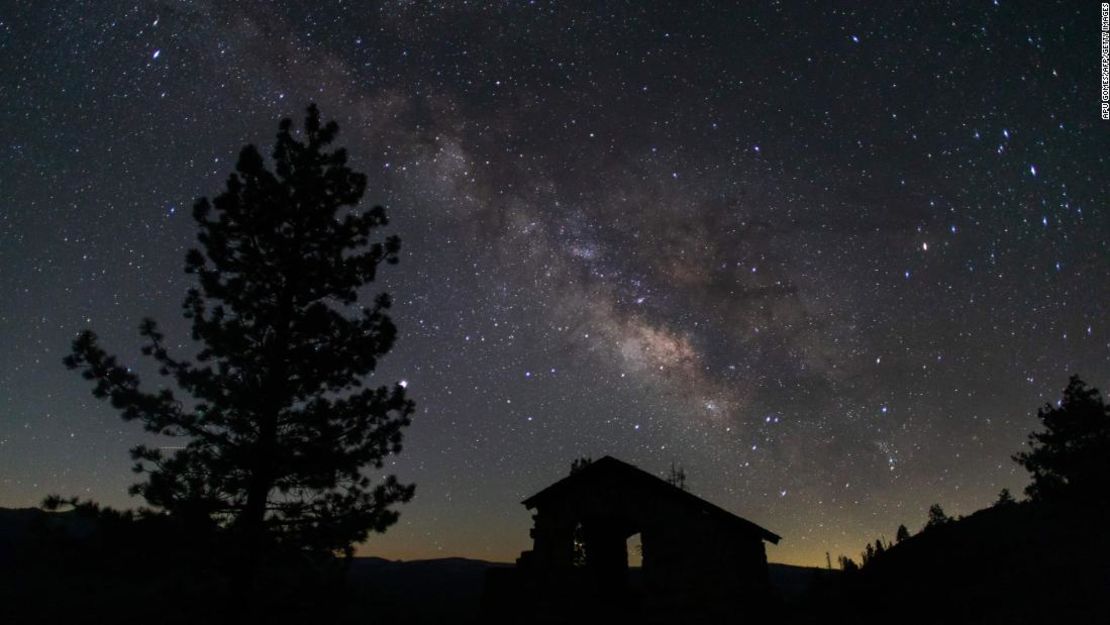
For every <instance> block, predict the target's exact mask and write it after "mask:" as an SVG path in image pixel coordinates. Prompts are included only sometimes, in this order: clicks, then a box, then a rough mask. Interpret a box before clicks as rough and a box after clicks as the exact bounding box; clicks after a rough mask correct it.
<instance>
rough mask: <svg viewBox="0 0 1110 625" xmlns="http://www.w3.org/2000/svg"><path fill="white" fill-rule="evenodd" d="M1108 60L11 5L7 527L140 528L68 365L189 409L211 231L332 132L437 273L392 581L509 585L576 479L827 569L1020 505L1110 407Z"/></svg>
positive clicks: (6, 28)
mask: <svg viewBox="0 0 1110 625" xmlns="http://www.w3.org/2000/svg"><path fill="white" fill-rule="evenodd" d="M1097 41H1098V4H1097V3H1095V2H1077V1H1064V2H1049V1H1035V2H1025V3H1020V2H1013V1H1008V0H999V1H995V2H992V1H990V0H969V1H960V2H883V3H862V2H829V1H824V0H823V1H820V2H801V1H799V2H759V3H732V2H698V1H693V0H691V1H689V2H674V3H669V2H659V3H652V2H647V1H623V2H622V1H603V2H553V1H545V0H533V1H531V2H527V1H515V2H497V1H492V0H491V1H490V2H474V1H472V2H463V1H449V2H439V3H431V2H416V1H411V0H405V1H390V2H357V1H354V0H347V1H341V0H321V1H320V2H276V1H275V2H233V3H232V2H219V1H216V0H210V1H206V0H195V1H194V0H172V1H171V0H128V1H127V2H119V1H116V0H99V1H96V2H77V1H69V2H62V1H60V2H40V1H39V0H10V1H8V2H5V3H4V4H3V5H2V6H0V105H2V107H0V108H2V110H3V115H0V286H2V289H3V295H2V296H0V343H2V345H3V358H2V359H0V506H6V507H18V506H28V505H35V504H37V503H38V502H39V501H41V499H42V498H43V497H44V496H45V495H47V494H50V493H60V494H63V495H70V494H76V495H80V496H82V497H91V498H94V499H96V500H98V501H101V502H103V503H105V504H110V505H115V506H121V507H130V506H135V505H138V504H139V503H140V502H139V501H136V500H134V499H131V498H129V497H128V496H127V494H126V488H127V486H128V485H129V484H130V483H131V482H132V481H133V479H134V478H133V476H132V475H131V473H130V471H129V467H130V464H131V463H130V460H129V459H128V456H127V452H126V450H127V449H128V448H129V447H131V446H133V445H135V444H137V443H140V442H148V443H149V442H150V441H149V440H148V439H147V438H146V437H147V436H148V435H146V434H144V433H143V432H142V431H141V428H140V427H139V426H138V425H136V424H126V423H123V422H122V421H121V420H120V419H119V417H118V415H117V413H116V412H114V411H113V410H112V409H111V408H110V407H108V406H106V405H103V404H101V403H100V402H97V401H96V400H95V399H94V398H92V396H91V395H90V393H89V387H88V385H87V383H86V382H84V381H83V380H81V379H80V377H79V376H78V375H76V374H75V373H73V372H70V371H67V370H65V368H64V367H63V366H62V364H61V359H62V357H63V356H64V355H65V354H66V353H67V352H68V349H69V343H70V341H71V340H72V338H73V337H74V335H75V334H76V333H77V332H78V331H80V330H81V329H83V328H86V327H92V328H94V329H95V330H96V331H97V332H98V333H99V334H100V335H101V337H102V340H103V344H104V345H105V346H106V347H107V348H108V349H109V350H111V351H114V352H116V353H118V354H120V355H121V357H122V358H123V359H124V360H125V361H127V362H128V363H130V364H132V365H133V366H134V367H135V369H136V370H137V371H138V372H140V373H145V374H147V375H146V377H145V378H144V379H145V380H146V381H147V382H148V384H154V385H156V384H158V383H159V380H158V378H157V376H155V375H153V368H152V367H150V365H149V364H148V363H145V362H143V360H142V358H141V356H140V355H139V352H138V347H139V340H138V333H137V327H138V324H139V322H140V320H141V319H142V318H143V317H144V316H152V317H155V318H156V319H158V320H159V321H160V323H161V324H162V326H163V329H164V331H165V333H166V335H167V340H168V341H169V342H170V343H171V344H173V343H177V344H178V345H179V348H180V349H182V350H184V351H185V352H188V350H189V349H191V348H190V344H189V341H188V332H187V325H186V324H185V322H184V321H183V320H182V319H181V317H180V308H179V307H180V303H181V299H182V297H183V296H184V291H185V289H186V288H187V287H188V286H189V285H190V284H191V283H190V280H189V277H188V276H186V275H185V274H184V273H183V270H182V267H183V255H184V252H185V250H186V249H187V248H188V247H190V246H192V245H193V243H194V237H195V230H194V226H193V223H192V220H191V216H190V207H191V204H192V201H193V200H194V199H195V198H196V197H198V196H201V195H209V196H211V195H214V194H215V193H217V192H218V191H219V190H220V189H221V188H222V185H223V181H224V179H225V178H226V176H227V174H228V173H229V172H230V171H231V168H232V166H233V165H234V160H235V156H236V154H237V152H238V150H239V148H240V147H241V146H242V145H244V144H246V143H256V144H258V145H260V146H262V147H263V151H264V152H268V149H269V146H270V145H271V144H272V141H273V136H274V134H275V132H276V129H277V122H278V120H279V119H280V118H281V117H285V116H294V117H297V116H299V115H300V114H301V113H302V111H303V109H304V107H305V106H306V105H307V104H308V103H309V102H313V101H314V102H317V103H318V104H319V106H320V108H321V109H322V112H323V114H324V116H325V117H328V118H334V119H336V120H337V121H338V122H339V123H340V127H341V135H340V140H339V143H340V144H341V145H344V146H346V147H348V148H349V149H350V152H351V161H352V165H353V166H354V167H355V168H356V169H357V170H361V171H365V172H367V174H368V175H369V178H370V184H369V189H368V192H367V196H366V199H365V202H366V204H365V205H366V206H369V205H370V204H372V203H381V204H384V205H386V207H387V209H388V211H389V214H390V215H391V217H392V223H391V225H390V227H389V230H390V232H391V233H395V234H398V235H399V236H400V237H401V238H402V242H403V254H402V262H401V264H400V265H399V266H397V267H390V268H387V270H386V271H384V272H383V274H382V276H381V280H380V281H379V283H377V284H375V285H374V287H375V288H383V289H387V290H389V291H390V292H392V293H393V294H394V296H395V298H396V302H397V303H396V307H395V311H394V312H395V314H394V319H395V321H396V322H397V325H398V326H399V329H400V338H399V340H398V343H397V346H396V347H395V349H394V351H393V353H392V354H390V355H389V356H388V357H387V358H386V359H385V360H384V361H383V363H382V366H381V367H380V368H379V370H378V372H377V373H376V374H375V377H376V378H377V379H379V380H380V381H381V382H382V383H386V382H392V381H396V380H405V381H406V383H407V385H408V390H409V393H410V395H411V396H412V397H413V398H414V399H415V400H416V401H417V404H418V409H417V414H416V416H415V419H414V423H413V425H412V426H411V427H410V428H409V429H408V431H407V434H406V447H405V450H404V452H403V453H402V454H401V455H400V456H398V457H396V458H395V459H394V460H393V461H392V462H391V463H390V464H389V465H388V466H387V468H388V470H389V471H392V472H396V473H397V474H398V475H399V477H400V478H402V479H403V480H407V481H412V482H415V483H416V484H417V494H416V497H415V499H414V500H413V501H412V502H411V503H410V504H408V505H406V506H404V507H403V508H402V517H401V520H400V522H399V523H398V524H397V525H396V526H394V527H393V528H392V529H391V530H390V531H389V532H388V533H387V534H386V535H384V536H374V537H372V539H371V541H370V542H368V543H367V544H366V545H365V546H363V547H362V549H361V551H360V553H362V554H364V555H371V554H373V555H382V556H385V557H390V558H405V559H410V558H427V557H442V556H467V557H476V558H486V559H493V560H512V559H513V558H515V557H516V555H517V554H518V553H519V552H520V551H521V550H522V549H526V548H528V547H529V539H528V527H529V525H530V515H529V513H528V512H527V511H526V510H525V509H524V507H523V506H521V505H520V503H519V502H520V500H521V499H523V498H524V497H526V496H528V495H530V494H532V493H534V492H535V491H537V490H539V489H540V488H542V487H544V486H546V485H547V484H548V483H550V482H552V481H554V480H555V479H557V478H559V477H561V476H563V475H564V474H565V473H566V472H567V470H568V468H569V464H570V462H571V460H572V459H574V458H576V457H579V456H593V457H595V458H597V457H600V456H603V455H606V454H610V455H614V456H616V457H618V458H621V459H623V460H626V461H629V462H632V463H634V464H636V465H638V466H640V467H641V468H644V469H645V470H648V471H650V472H653V473H655V474H657V475H664V474H665V473H666V472H667V470H668V469H669V468H670V466H671V463H672V462H674V463H677V464H678V465H681V466H682V467H684V469H685V471H686V474H687V476H688V485H689V486H690V489H691V490H692V491H693V492H694V493H695V494H698V495H700V496H702V497H705V498H707V499H709V500H710V501H713V502H715V503H717V504H718V505H720V506H722V507H724V508H726V509H728V510H730V511H733V512H735V513H737V514H740V515H741V516H744V517H746V518H748V519H750V520H752V521H755V522H757V523H760V524H761V525H764V526H765V527H767V528H768V529H771V530H772V531H774V532H776V533H778V534H781V535H782V536H783V541H782V543H781V544H780V545H778V546H769V548H768V556H769V558H770V559H771V560H772V561H779V562H789V563H798V564H813V565H823V564H824V562H825V553H826V552H831V553H832V556H833V558H834V559H835V557H836V555H837V554H839V553H846V554H856V553H858V552H859V550H860V548H861V547H862V545H863V543H864V542H865V541H868V540H874V538H876V537H880V536H883V537H886V538H887V539H891V538H893V535H894V530H895V528H896V527H897V526H898V524H899V523H905V524H906V525H907V526H909V527H910V528H911V530H914V529H917V528H919V527H920V526H921V525H922V524H923V523H924V520H925V515H926V509H927V508H928V506H929V505H930V504H932V503H934V502H939V503H941V504H942V505H943V506H944V508H945V510H946V511H947V512H948V513H949V514H967V513H970V512H972V511H974V510H976V509H979V508H982V507H984V506H986V505H988V504H989V503H991V502H992V501H993V499H994V498H995V496H996V494H997V493H998V491H999V490H1000V489H1001V488H1003V487H1008V488H1010V489H1011V490H1013V491H1014V492H1020V490H1021V488H1022V487H1023V486H1024V485H1025V483H1026V482H1027V479H1026V475H1025V474H1024V472H1023V471H1022V470H1021V469H1020V468H1019V467H1017V465H1016V464H1014V463H1013V462H1011V461H1010V459H1009V456H1010V454H1011V453H1014V452H1016V451H1018V450H1019V449H1020V447H1021V445H1022V442H1023V441H1024V439H1025V434H1026V433H1027V432H1029V431H1031V430H1032V429H1035V427H1036V426H1037V421H1036V419H1035V411H1036V408H1037V406H1038V405H1040V404H1042V403H1043V402H1045V401H1052V400H1054V399H1055V398H1057V397H1058V396H1059V392H1060V390H1061V389H1062V388H1063V386H1064V385H1065V384H1066V381H1067V376H1068V375H1069V374H1071V373H1080V374H1081V375H1083V376H1084V377H1085V378H1086V379H1087V380H1088V381H1089V382H1090V383H1092V384H1094V385H1095V386H1099V387H1102V388H1107V387H1110V241H1108V232H1110V215H1108V212H1107V206H1106V202H1107V198H1108V197H1110V194H1108V193H1107V191H1108V186H1110V185H1108V183H1107V181H1108V179H1110V178H1108V174H1110V166H1108V163H1107V152H1106V146H1107V145H1108V143H1107V140H1108V138H1110V130H1108V129H1110V122H1104V121H1101V120H1100V119H1099V116H1098V102H1099V100H1098V97H1099V95H1098V87H1099V66H1098V62H1099V57H1098V45H1097ZM160 444H173V442H172V441H165V440H163V441H160Z"/></svg>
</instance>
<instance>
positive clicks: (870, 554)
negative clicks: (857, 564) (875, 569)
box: [860, 543, 875, 566]
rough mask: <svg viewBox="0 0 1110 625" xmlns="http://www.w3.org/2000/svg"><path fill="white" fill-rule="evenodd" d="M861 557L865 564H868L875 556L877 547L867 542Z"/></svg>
mask: <svg viewBox="0 0 1110 625" xmlns="http://www.w3.org/2000/svg"><path fill="white" fill-rule="evenodd" d="M860 557H861V558H862V560H863V566H867V565H868V564H870V563H871V560H872V559H873V558H874V557H875V547H874V546H872V545H871V543H867V544H866V545H864V546H863V553H862V554H860Z"/></svg>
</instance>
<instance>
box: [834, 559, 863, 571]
mask: <svg viewBox="0 0 1110 625" xmlns="http://www.w3.org/2000/svg"><path fill="white" fill-rule="evenodd" d="M836 560H837V562H838V563H839V564H840V570H841V571H844V572H845V573H854V572H856V571H858V570H859V565H857V564H856V561H855V560H853V559H851V558H849V557H848V556H840V557H838V558H837V559H836Z"/></svg>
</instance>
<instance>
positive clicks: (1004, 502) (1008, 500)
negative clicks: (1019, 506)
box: [994, 488, 1016, 506]
mask: <svg viewBox="0 0 1110 625" xmlns="http://www.w3.org/2000/svg"><path fill="white" fill-rule="evenodd" d="M1013 503H1016V502H1015V501H1014V496H1013V495H1011V494H1010V489H1009V488H1003V489H1002V490H1000V491H998V500H997V501H995V502H994V505H995V506H1008V505H1010V504H1013Z"/></svg>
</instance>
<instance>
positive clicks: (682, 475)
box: [667, 461, 686, 490]
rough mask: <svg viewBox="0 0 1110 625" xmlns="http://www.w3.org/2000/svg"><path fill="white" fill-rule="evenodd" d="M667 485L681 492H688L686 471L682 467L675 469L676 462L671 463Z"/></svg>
mask: <svg viewBox="0 0 1110 625" xmlns="http://www.w3.org/2000/svg"><path fill="white" fill-rule="evenodd" d="M667 483H668V484H670V485H671V486H674V487H675V488H678V489H679V490H686V471H685V470H684V469H683V468H682V467H681V466H678V467H675V464H674V462H673V461H672V462H671V472H670V473H669V474H667Z"/></svg>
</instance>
